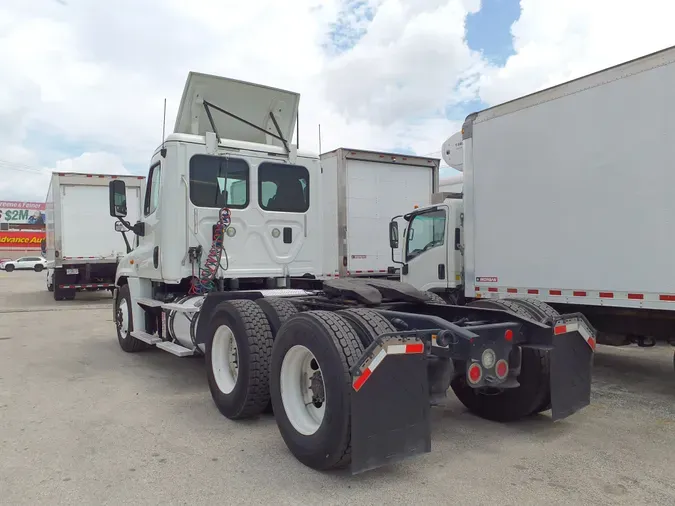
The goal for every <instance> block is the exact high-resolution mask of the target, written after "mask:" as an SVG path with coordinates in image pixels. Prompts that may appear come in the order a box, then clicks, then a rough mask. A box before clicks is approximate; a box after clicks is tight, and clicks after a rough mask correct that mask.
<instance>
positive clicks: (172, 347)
mask: <svg viewBox="0 0 675 506" xmlns="http://www.w3.org/2000/svg"><path fill="white" fill-rule="evenodd" d="M155 346H156V347H157V348H159V349H160V350H164V351H168V352H169V353H171V354H172V355H176V356H177V357H190V356H192V355H194V354H195V352H194V351H192V350H190V349H188V348H185V347H183V346H181V345H180V344H176V343H171V342H169V341H162V342H160V343H157V344H156V345H155Z"/></svg>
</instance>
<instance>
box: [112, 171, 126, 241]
mask: <svg viewBox="0 0 675 506" xmlns="http://www.w3.org/2000/svg"><path fill="white" fill-rule="evenodd" d="M108 189H109V194H108V198H109V201H110V216H112V217H113V218H124V217H125V216H126V215H127V186H126V185H125V184H124V181H122V180H121V179H114V180H112V181H110V183H109V185H108ZM115 230H117V228H115Z"/></svg>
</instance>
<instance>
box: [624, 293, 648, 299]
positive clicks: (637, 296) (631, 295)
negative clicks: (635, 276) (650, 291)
mask: <svg viewBox="0 0 675 506" xmlns="http://www.w3.org/2000/svg"><path fill="white" fill-rule="evenodd" d="M628 298H629V299H632V300H643V299H644V298H645V296H644V295H643V294H641V293H629V294H628Z"/></svg>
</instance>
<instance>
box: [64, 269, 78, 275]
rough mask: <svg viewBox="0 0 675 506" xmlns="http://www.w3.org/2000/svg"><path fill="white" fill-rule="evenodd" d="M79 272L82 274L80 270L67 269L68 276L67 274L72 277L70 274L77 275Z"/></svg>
mask: <svg viewBox="0 0 675 506" xmlns="http://www.w3.org/2000/svg"><path fill="white" fill-rule="evenodd" d="M78 272H80V271H79V270H78V269H66V274H67V275H70V274H77V273H78Z"/></svg>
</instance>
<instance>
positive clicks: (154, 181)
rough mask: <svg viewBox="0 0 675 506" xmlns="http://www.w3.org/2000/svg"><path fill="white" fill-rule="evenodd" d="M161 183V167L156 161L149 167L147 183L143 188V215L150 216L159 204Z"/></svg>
mask: <svg viewBox="0 0 675 506" xmlns="http://www.w3.org/2000/svg"><path fill="white" fill-rule="evenodd" d="M161 183H162V167H161V165H160V164H159V163H158V164H156V165H153V166H152V167H150V173H149V174H148V185H147V187H146V188H145V199H144V202H143V215H145V216H150V215H151V214H152V213H154V212H155V211H156V210H157V206H158V205H159V192H160V189H161Z"/></svg>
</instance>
